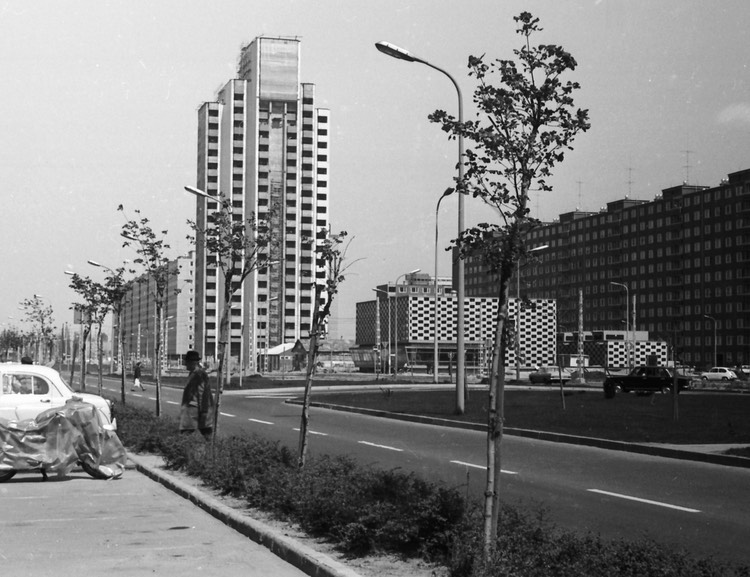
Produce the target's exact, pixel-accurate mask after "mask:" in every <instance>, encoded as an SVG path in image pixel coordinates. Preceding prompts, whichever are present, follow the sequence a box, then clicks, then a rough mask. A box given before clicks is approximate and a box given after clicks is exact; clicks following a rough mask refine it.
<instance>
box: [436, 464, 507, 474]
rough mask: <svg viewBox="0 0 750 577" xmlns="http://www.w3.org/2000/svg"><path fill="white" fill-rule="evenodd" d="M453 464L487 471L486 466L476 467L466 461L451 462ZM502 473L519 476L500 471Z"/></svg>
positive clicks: (503, 470)
mask: <svg viewBox="0 0 750 577" xmlns="http://www.w3.org/2000/svg"><path fill="white" fill-rule="evenodd" d="M451 463H454V464H456V465H463V466H464V467H474V468H475V469H484V470H485V471H486V470H487V466H486V465H475V464H474V463H467V462H465V461H451ZM500 472H501V473H504V474H506V475H518V473H517V472H516V471H506V470H505V469H500Z"/></svg>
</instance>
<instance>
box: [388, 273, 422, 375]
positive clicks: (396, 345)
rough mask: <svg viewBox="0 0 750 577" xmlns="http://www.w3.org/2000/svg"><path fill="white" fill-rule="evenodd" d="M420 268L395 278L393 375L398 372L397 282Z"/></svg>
mask: <svg viewBox="0 0 750 577" xmlns="http://www.w3.org/2000/svg"><path fill="white" fill-rule="evenodd" d="M420 270H422V269H421V268H415V269H414V270H413V271H411V272H405V273H404V274H402V275H399V277H398V278H397V279H396V294H395V298H396V304H395V307H396V311H395V313H394V317H395V318H394V321H393V324H394V325H396V326H395V329H394V331H393V348H394V349H395V359H394V360H395V361H396V362H395V363H394V370H393V375H394V376H395V375H396V374H397V373H398V283H399V281H400V280H401V279H402V278H404V277H405V276H408V275H411V274H417V273H418V272H419V271H420ZM408 296H409V295H407V297H408ZM406 302H407V303H408V302H409V301H408V299H407V301H406ZM407 310H408V308H407Z"/></svg>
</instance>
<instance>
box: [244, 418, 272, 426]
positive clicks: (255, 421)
mask: <svg viewBox="0 0 750 577" xmlns="http://www.w3.org/2000/svg"><path fill="white" fill-rule="evenodd" d="M248 421H252V422H253V423H260V424H261V425H273V423H272V422H270V421H261V420H260V419H248Z"/></svg>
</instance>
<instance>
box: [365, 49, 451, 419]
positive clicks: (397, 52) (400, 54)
mask: <svg viewBox="0 0 750 577" xmlns="http://www.w3.org/2000/svg"><path fill="white" fill-rule="evenodd" d="M375 48H377V49H378V50H379V51H380V52H382V53H383V54H387V55H388V56H391V57H393V58H397V59H399V60H406V61H407V62H419V63H420V64H424V65H425V66H429V67H430V68H432V69H434V70H437V71H438V72H440V73H442V74H444V75H445V76H447V77H448V79H449V80H450V81H451V82H452V83H453V86H454V87H455V88H456V94H457V96H458V122H459V123H461V124H462V123H463V121H464V105H463V97H462V96H461V88H460V87H459V85H458V82H456V80H455V78H453V76H451V75H450V74H448V72H446V71H445V70H443V69H442V68H439V67H437V66H435V65H434V64H431V63H430V62H427V61H426V60H424V59H422V58H418V57H417V56H414V55H413V54H411V53H410V52H409V51H408V50H404V49H403V48H399V47H398V46H395V45H393V44H391V43H389V42H377V43H376V44H375ZM457 140H458V182H459V184H460V183H461V182H463V179H464V163H463V157H464V137H463V134H459V135H458V138H457ZM463 231H464V195H463V194H461V193H460V194H459V195H458V235H459V236H461V233H462V232H463ZM456 265H457V270H458V279H456V282H457V284H458V303H457V307H456V353H457V356H458V359H457V364H456V370H457V374H456V413H457V414H459V415H462V414H463V413H464V410H465V401H464V396H465V386H466V380H465V378H466V375H465V358H464V357H465V353H464V350H465V344H464V339H465V336H464V304H465V303H464V294H465V287H464V261H463V259H458V263H456ZM397 330H398V327H397ZM397 354H398V351H397Z"/></svg>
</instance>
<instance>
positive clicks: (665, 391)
mask: <svg viewBox="0 0 750 577" xmlns="http://www.w3.org/2000/svg"><path fill="white" fill-rule="evenodd" d="M671 392H672V387H662V388H661V394H662V395H666V394H668V393H671Z"/></svg>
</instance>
